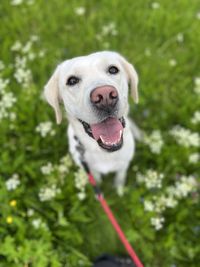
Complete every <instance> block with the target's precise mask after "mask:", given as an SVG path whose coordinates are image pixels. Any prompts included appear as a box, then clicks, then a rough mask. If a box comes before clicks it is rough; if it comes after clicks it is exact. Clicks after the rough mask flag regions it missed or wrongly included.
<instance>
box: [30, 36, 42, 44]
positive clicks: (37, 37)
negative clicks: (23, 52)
mask: <svg viewBox="0 0 200 267" xmlns="http://www.w3.org/2000/svg"><path fill="white" fill-rule="evenodd" d="M39 39H40V38H39V36H38V35H31V37H30V41H31V42H37V41H38V40H39Z"/></svg>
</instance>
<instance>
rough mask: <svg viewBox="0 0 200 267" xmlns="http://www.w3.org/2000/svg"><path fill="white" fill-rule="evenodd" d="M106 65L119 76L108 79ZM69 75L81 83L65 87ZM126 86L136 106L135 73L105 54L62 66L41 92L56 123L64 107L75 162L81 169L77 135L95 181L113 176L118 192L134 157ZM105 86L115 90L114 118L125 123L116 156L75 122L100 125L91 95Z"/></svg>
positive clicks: (120, 60)
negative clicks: (75, 137) (115, 107)
mask: <svg viewBox="0 0 200 267" xmlns="http://www.w3.org/2000/svg"><path fill="white" fill-rule="evenodd" d="M109 65H115V66H117V67H118V68H119V69H120V72H119V73H118V74H117V75H110V74H109V73H108V72H107V68H108V66H109ZM71 75H75V76H78V77H80V78H81V81H80V82H79V83H78V84H77V85H75V86H71V87H70V86H68V85H66V81H67V79H68V77H70V76H71ZM129 83H130V87H131V94H132V96H133V98H134V100H135V102H138V93H137V84H138V77H137V73H136V71H135V69H134V68H133V66H132V65H131V64H130V63H128V62H127V61H126V60H125V59H124V58H123V57H122V56H121V55H119V54H118V53H115V52H108V51H104V52H97V53H93V54H90V55H88V56H83V57H77V58H73V59H70V60H66V61H64V62H63V63H61V64H60V65H59V66H58V67H57V69H56V71H55V72H54V74H53V75H52V77H51V78H50V80H49V82H48V83H47V85H46V86H45V92H44V93H45V96H46V99H47V101H48V102H49V104H50V105H51V106H52V107H53V108H54V110H55V114H56V119H57V123H60V122H61V120H62V114H61V110H60V107H59V102H63V103H64V107H65V110H66V112H67V117H68V120H69V127H68V137H69V146H70V152H71V154H72V156H73V158H74V160H75V162H76V163H77V164H78V165H81V163H80V159H79V154H78V152H77V149H76V146H77V141H76V140H75V139H74V136H75V135H76V136H77V137H78V138H79V140H80V142H81V143H82V144H83V146H84V147H85V149H86V151H85V155H84V156H85V160H86V161H87V163H88V165H89V167H90V169H91V170H92V172H93V173H94V174H95V176H96V178H97V179H98V178H99V177H100V175H101V174H106V173H109V172H116V179H115V185H116V186H117V187H118V188H121V187H122V186H123V185H124V182H125V177H126V171H127V168H128V166H129V163H130V161H131V159H132V157H133V154H134V149H135V142H134V136H138V132H137V128H136V127H133V124H132V125H131V122H129V119H128V117H127V115H128V109H129V107H128V87H129ZM104 85H110V86H113V87H115V89H116V90H117V92H118V96H119V101H118V103H119V108H118V110H117V114H116V116H117V117H118V118H121V117H122V116H123V117H124V118H125V121H126V127H125V129H124V133H123V140H124V142H123V146H122V148H121V149H119V150H117V151H115V152H107V151H106V150H103V149H102V148H101V147H99V145H98V143H97V142H96V141H95V140H94V139H92V138H91V137H89V136H88V134H87V133H86V132H85V130H84V128H83V126H82V124H81V123H80V122H79V120H78V119H81V120H83V121H86V122H87V123H88V124H94V123H98V122H100V121H99V117H98V115H97V114H96V113H95V112H94V110H93V107H92V105H91V102H90V93H91V91H92V90H93V89H95V88H96V87H99V86H104ZM131 129H132V131H133V132H135V134H133V133H132V132H131Z"/></svg>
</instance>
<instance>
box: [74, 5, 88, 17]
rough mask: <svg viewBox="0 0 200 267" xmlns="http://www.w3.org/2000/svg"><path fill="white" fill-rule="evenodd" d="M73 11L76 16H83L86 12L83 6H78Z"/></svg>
mask: <svg viewBox="0 0 200 267" xmlns="http://www.w3.org/2000/svg"><path fill="white" fill-rule="evenodd" d="M74 12H75V13H76V15H78V16H83V15H84V14H85V12H86V9H85V7H83V6H80V7H77V8H75V10H74Z"/></svg>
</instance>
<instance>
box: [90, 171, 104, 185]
mask: <svg viewBox="0 0 200 267" xmlns="http://www.w3.org/2000/svg"><path fill="white" fill-rule="evenodd" d="M91 173H92V175H93V176H94V179H95V181H96V182H97V184H101V182H102V177H101V174H100V173H99V172H98V171H96V170H94V169H92V168H91Z"/></svg>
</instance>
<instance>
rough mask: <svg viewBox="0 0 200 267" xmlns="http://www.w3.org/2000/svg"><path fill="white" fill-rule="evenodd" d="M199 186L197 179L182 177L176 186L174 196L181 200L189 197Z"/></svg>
mask: <svg viewBox="0 0 200 267" xmlns="http://www.w3.org/2000/svg"><path fill="white" fill-rule="evenodd" d="M196 186H197V181H196V179H195V177H193V176H192V175H190V176H182V177H180V178H179V181H177V182H176V184H175V189H176V190H175V191H174V194H175V196H176V197H177V198H179V199H181V198H184V197H187V196H188V194H189V193H191V192H192V191H194V190H195V189H196Z"/></svg>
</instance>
